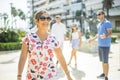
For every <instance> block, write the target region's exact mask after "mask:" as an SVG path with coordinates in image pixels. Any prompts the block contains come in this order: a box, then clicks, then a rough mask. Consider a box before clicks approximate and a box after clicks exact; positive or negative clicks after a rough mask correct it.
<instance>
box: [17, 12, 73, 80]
mask: <svg viewBox="0 0 120 80" xmlns="http://www.w3.org/2000/svg"><path fill="white" fill-rule="evenodd" d="M34 20H35V24H36V26H37V28H38V29H37V31H36V32H33V33H28V34H27V35H26V36H25V37H24V39H23V43H22V50H21V56H20V59H19V64H18V75H17V80H21V77H22V72H23V69H24V65H25V62H26V59H27V56H28V68H27V75H26V78H27V80H58V79H57V71H56V67H55V64H54V62H53V57H54V54H53V52H55V54H56V57H57V59H58V61H59V63H60V64H61V67H62V69H63V70H64V72H65V74H66V77H67V79H68V80H72V79H71V76H70V74H69V71H68V68H67V65H66V62H65V58H64V56H63V55H62V51H61V48H60V45H59V43H58V41H57V39H56V38H55V37H54V36H52V35H51V34H49V33H48V28H49V26H50V21H51V17H50V15H49V13H48V12H47V11H46V10H40V11H38V12H37V13H36V14H35V18H34Z"/></svg>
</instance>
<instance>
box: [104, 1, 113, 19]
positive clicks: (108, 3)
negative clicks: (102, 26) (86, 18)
mask: <svg viewBox="0 0 120 80" xmlns="http://www.w3.org/2000/svg"><path fill="white" fill-rule="evenodd" d="M102 3H103V10H104V9H106V11H107V18H109V10H110V9H111V8H112V5H113V4H114V0H103V1H102Z"/></svg>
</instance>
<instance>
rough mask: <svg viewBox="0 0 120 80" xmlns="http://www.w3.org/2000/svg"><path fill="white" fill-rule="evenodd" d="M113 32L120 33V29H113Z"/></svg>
mask: <svg viewBox="0 0 120 80" xmlns="http://www.w3.org/2000/svg"><path fill="white" fill-rule="evenodd" d="M112 32H113V33H120V30H117V29H113V30H112Z"/></svg>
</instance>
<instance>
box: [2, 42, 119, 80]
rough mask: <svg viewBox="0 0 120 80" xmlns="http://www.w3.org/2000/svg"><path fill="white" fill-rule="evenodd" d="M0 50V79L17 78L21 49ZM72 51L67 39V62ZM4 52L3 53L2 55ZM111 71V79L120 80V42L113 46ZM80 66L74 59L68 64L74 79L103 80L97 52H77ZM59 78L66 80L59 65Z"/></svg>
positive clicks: (64, 52) (65, 47) (65, 52)
mask: <svg viewBox="0 0 120 80" xmlns="http://www.w3.org/2000/svg"><path fill="white" fill-rule="evenodd" d="M3 53H5V52H3V51H1V52H0V80H16V75H17V65H18V60H19V55H20V50H17V51H7V52H6V54H3ZM70 53H71V47H70V45H69V42H68V41H65V45H64V50H63V54H64V56H65V59H66V62H68V60H69V57H70ZM1 54H2V55H1ZM109 60H110V71H109V80H120V71H118V69H120V43H119V44H118V43H114V44H112V46H111V53H110V56H109ZM77 62H78V66H77V68H75V66H74V60H73V61H72V63H71V65H70V66H68V69H69V71H70V74H71V75H72V78H73V80H102V79H97V78H96V76H97V75H99V74H100V73H101V71H102V68H101V63H100V62H99V59H98V55H97V53H84V52H77ZM25 71H26V70H25V69H24V72H23V80H25ZM58 73H59V80H66V78H65V75H64V73H63V71H62V69H61V68H60V67H59V65H58Z"/></svg>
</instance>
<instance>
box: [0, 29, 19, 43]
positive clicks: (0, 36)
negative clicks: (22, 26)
mask: <svg viewBox="0 0 120 80" xmlns="http://www.w3.org/2000/svg"><path fill="white" fill-rule="evenodd" d="M18 40H19V35H18V33H16V32H15V31H13V30H10V29H8V30H3V31H2V32H1V33H0V42H17V41H18Z"/></svg>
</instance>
